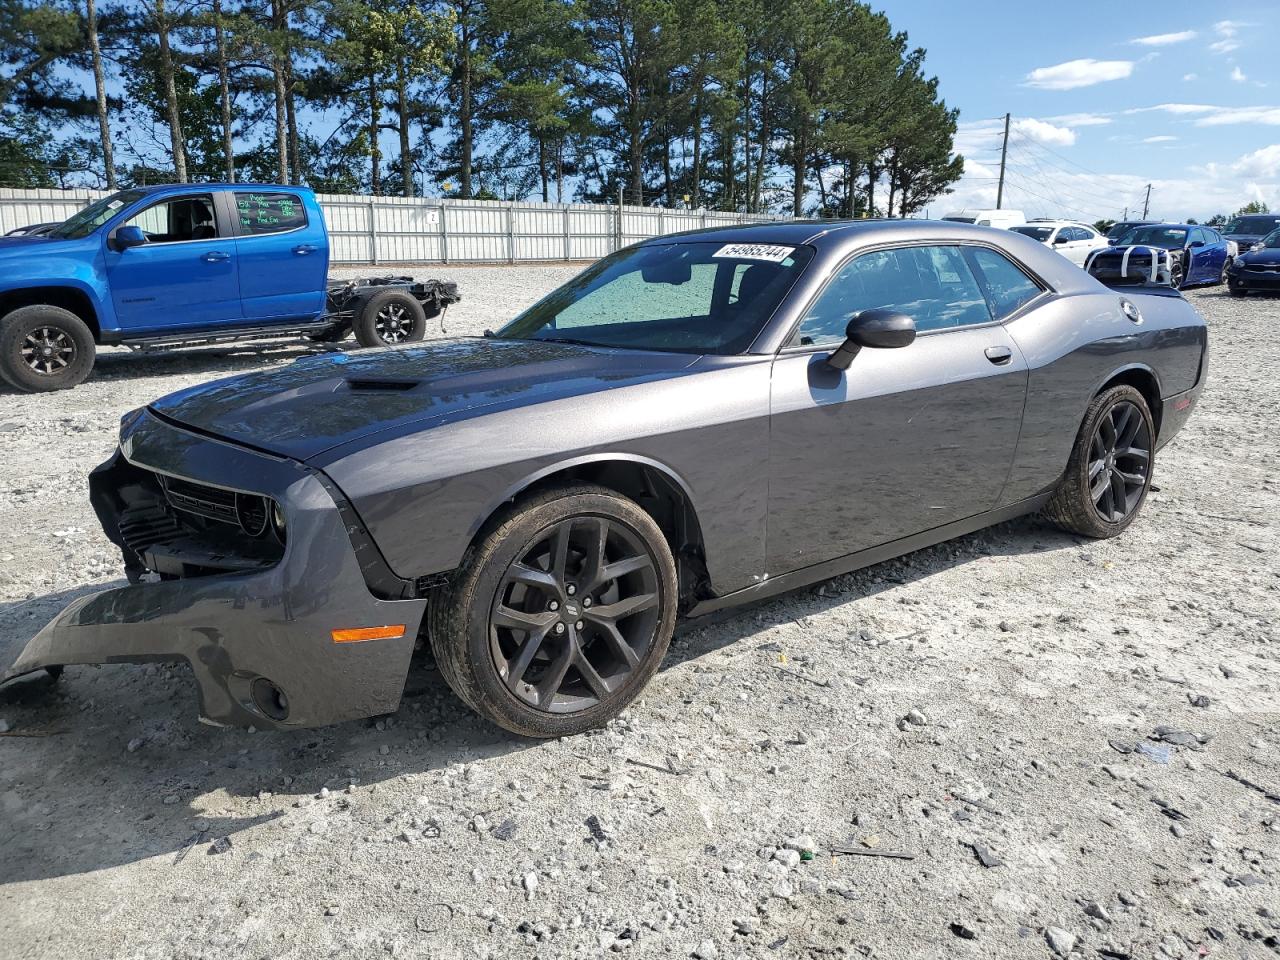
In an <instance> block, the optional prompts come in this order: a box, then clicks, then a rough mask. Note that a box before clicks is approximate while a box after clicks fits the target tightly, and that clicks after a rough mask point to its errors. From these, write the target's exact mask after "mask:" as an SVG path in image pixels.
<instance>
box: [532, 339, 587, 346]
mask: <svg viewBox="0 0 1280 960" xmlns="http://www.w3.org/2000/svg"><path fill="white" fill-rule="evenodd" d="M529 339H530V340H533V341H534V342H536V343H572V344H575V345H577V346H579V347H599V346H601V344H598V343H592V342H591V341H590V340H575V339H574V338H573V337H530V338H529Z"/></svg>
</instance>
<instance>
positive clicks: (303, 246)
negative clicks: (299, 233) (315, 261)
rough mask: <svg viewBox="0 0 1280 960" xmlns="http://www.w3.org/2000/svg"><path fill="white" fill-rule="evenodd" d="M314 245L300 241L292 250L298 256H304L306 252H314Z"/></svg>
mask: <svg viewBox="0 0 1280 960" xmlns="http://www.w3.org/2000/svg"><path fill="white" fill-rule="evenodd" d="M315 250H316V248H315V246H313V245H312V244H310V243H300V244H298V245H297V246H296V247H294V248H293V252H294V253H296V254H298V256H300V257H305V256H306V255H307V254H308V253H315Z"/></svg>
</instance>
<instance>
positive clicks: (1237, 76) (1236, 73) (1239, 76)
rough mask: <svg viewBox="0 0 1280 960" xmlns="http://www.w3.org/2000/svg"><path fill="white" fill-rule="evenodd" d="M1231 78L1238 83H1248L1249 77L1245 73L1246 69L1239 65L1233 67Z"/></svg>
mask: <svg viewBox="0 0 1280 960" xmlns="http://www.w3.org/2000/svg"><path fill="white" fill-rule="evenodd" d="M1231 79H1232V80H1234V81H1235V82H1236V83H1248V82H1249V78H1248V77H1246V76H1245V75H1244V71H1243V70H1241V69H1240V68H1239V67H1233V68H1232V70H1231Z"/></svg>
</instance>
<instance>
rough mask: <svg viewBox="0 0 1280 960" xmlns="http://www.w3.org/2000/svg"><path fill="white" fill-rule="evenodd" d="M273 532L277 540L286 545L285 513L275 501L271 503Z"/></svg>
mask: <svg viewBox="0 0 1280 960" xmlns="http://www.w3.org/2000/svg"><path fill="white" fill-rule="evenodd" d="M271 532H272V533H274V534H275V535H276V539H277V540H279V541H280V542H281V543H284V511H283V510H281V509H280V504H278V503H276V502H275V501H274V500H272V501H271Z"/></svg>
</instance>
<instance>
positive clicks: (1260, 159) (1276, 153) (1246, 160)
mask: <svg viewBox="0 0 1280 960" xmlns="http://www.w3.org/2000/svg"><path fill="white" fill-rule="evenodd" d="M1231 172H1232V173H1234V174H1236V175H1237V176H1241V177H1252V178H1258V179H1272V180H1274V179H1277V178H1280V143H1273V144H1271V146H1269V147H1263V148H1262V149H1261V150H1255V151H1253V153H1246V154H1245V155H1244V156H1243V157H1241V158H1240V159H1239V160H1237V161H1236V162H1235V163H1233V164H1232V165H1231Z"/></svg>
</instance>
